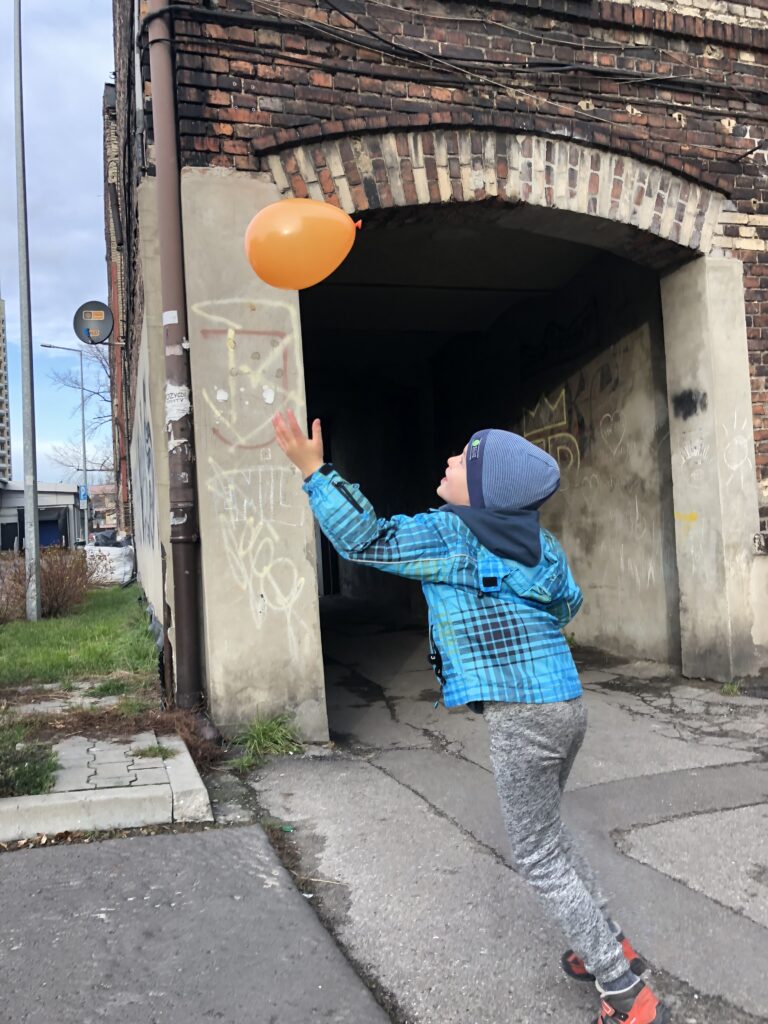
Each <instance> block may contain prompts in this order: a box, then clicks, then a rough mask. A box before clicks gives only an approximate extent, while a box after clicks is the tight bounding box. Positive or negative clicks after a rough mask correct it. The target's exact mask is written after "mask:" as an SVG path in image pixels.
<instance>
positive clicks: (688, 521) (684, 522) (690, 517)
mask: <svg viewBox="0 0 768 1024" xmlns="http://www.w3.org/2000/svg"><path fill="white" fill-rule="evenodd" d="M675 519H676V520H677V521H678V523H680V525H681V526H682V536H683V537H687V536H688V534H689V533H690V532H691V528H692V527H694V526H695V525H696V523H697V522H698V521H699V514H698V512H675Z"/></svg>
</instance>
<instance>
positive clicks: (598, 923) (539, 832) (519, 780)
mask: <svg viewBox="0 0 768 1024" xmlns="http://www.w3.org/2000/svg"><path fill="white" fill-rule="evenodd" d="M484 715H485V720H486V722H487V723H488V733H489V737H490V744H491V763H492V765H493V772H494V775H495V777H496V788H497V789H498V792H499V798H500V799H501V808H502V812H503V815H504V821H505V824H506V826H507V834H508V835H509V842H510V845H511V847H512V858H513V861H514V864H515V867H516V869H517V871H518V873H519V874H520V875H521V876H522V877H523V878H524V879H525V880H526V881H527V882H528V883H529V884H530V885H531V886H532V887H533V888H534V889H535V890H536V892H537V893H538V895H539V897H540V898H541V900H542V901H543V903H544V905H545V907H546V908H547V910H548V912H549V914H550V915H551V916H552V917H553V918H554V919H555V920H556V921H557V922H558V923H559V924H560V926H561V927H562V929H563V931H564V932H565V934H566V936H567V937H568V940H569V942H570V944H571V946H572V948H573V949H574V950H575V951H576V952H577V953H578V954H579V956H580V957H581V958H582V959H583V960H584V963H585V964H586V966H587V969H588V970H589V971H591V973H592V974H594V975H595V977H596V978H597V980H598V981H599V982H600V983H601V984H607V983H608V982H610V981H613V980H614V979H615V978H618V977H620V976H621V975H622V974H623V973H624V972H625V971H627V970H629V964H628V963H627V961H626V959H625V957H624V954H623V952H622V949H621V945H620V943H619V942H618V941H617V940H616V937H615V936H614V935H613V934H612V932H611V930H610V928H609V926H608V923H607V920H606V917H605V914H604V911H603V908H604V906H605V900H604V899H603V897H602V895H601V893H600V889H599V886H598V882H597V879H596V877H595V874H594V872H593V871H592V868H591V867H590V866H589V864H588V863H587V861H586V860H585V859H584V857H583V856H582V855H581V853H579V851H578V849H577V848H576V845H575V843H574V841H573V837H572V836H571V835H570V833H569V832H568V830H567V829H566V827H565V825H564V824H563V822H562V820H561V818H560V799H561V797H562V794H563V790H564V789H565V783H566V781H567V779H568V775H569V774H570V771H571V768H572V766H573V762H574V759H575V757H576V754H577V753H578V751H579V748H580V746H581V743H582V740H583V739H584V733H585V732H586V728H587V711H586V708H585V707H584V702H583V700H582V699H581V698H580V697H579V698H577V699H576V700H569V701H561V702H558V703H555V704H501V703H492V702H489V701H486V703H485V709H484Z"/></svg>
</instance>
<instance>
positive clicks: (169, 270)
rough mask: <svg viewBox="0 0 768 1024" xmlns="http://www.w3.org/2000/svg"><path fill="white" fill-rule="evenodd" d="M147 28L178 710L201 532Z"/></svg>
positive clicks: (174, 237) (176, 190) (183, 327)
mask: <svg viewBox="0 0 768 1024" xmlns="http://www.w3.org/2000/svg"><path fill="white" fill-rule="evenodd" d="M163 6H164V5H163V2H162V0H150V4H149V14H150V16H151V15H152V14H153V13H155V12H157V11H159V10H160V9H161V8H162V7H163ZM148 33H149V69H150V75H151V78H152V123H153V128H154V143H155V168H156V175H157V221H158V234H159V242H160V277H161V292H162V301H163V341H164V345H165V376H166V384H165V418H166V440H167V443H168V469H169V482H170V488H169V490H170V506H171V559H172V564H173V602H174V619H175V625H176V636H175V644H174V649H175V668H176V673H175V675H176V704H177V706H178V707H180V708H197V707H199V706H200V704H201V703H202V686H201V678H200V649H199V645H198V637H199V634H200V629H199V593H198V592H199V586H198V550H199V539H200V538H199V534H198V513H197V493H196V481H195V435H194V422H193V418H192V401H191V399H192V391H191V375H190V366H189V343H188V341H187V302H186V294H185V282H184V252H183V247H182V235H181V188H180V183H179V158H178V152H177V148H176V109H175V103H174V100H175V87H174V73H173V61H172V53H171V45H172V44H171V37H170V33H169V30H168V24H167V21H166V19H165V18H164V17H154V18H151V20H149V25H148Z"/></svg>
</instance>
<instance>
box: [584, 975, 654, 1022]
mask: <svg viewBox="0 0 768 1024" xmlns="http://www.w3.org/2000/svg"><path fill="white" fill-rule="evenodd" d="M598 992H599V993H600V1016H599V1017H598V1018H597V1020H596V1021H595V1024H670V1021H671V1020H672V1017H671V1015H670V1012H669V1008H668V1007H666V1006H665V1005H664V1004H663V1003H661V1002H659V1000H658V999H657V998H656V996H655V995H654V994H653V992H652V991H651V990H650V989H649V988H648V986H647V985H646V984H645V982H644V981H642V980H641V979H638V980H637V981H636V982H635V984H634V985H633V986H632V987H631V988H625V989H622V991H620V992H603V991H602V989H601V988H600V987H599V986H598Z"/></svg>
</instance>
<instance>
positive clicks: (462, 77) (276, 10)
mask: <svg viewBox="0 0 768 1024" xmlns="http://www.w3.org/2000/svg"><path fill="white" fill-rule="evenodd" d="M325 2H326V3H327V6H328V7H329V8H330V9H331V10H332V11H334V12H335V13H336V14H338V15H340V16H341V17H343V18H344V19H345V20H348V21H349V22H350V23H351V24H352V25H353V26H354V27H355V28H356V29H357V30H358V33H362V36H363V38H362V39H361V38H360V35H359V34H358V33H354V32H347V31H345V30H340V29H337V28H335V27H334V26H330V25H326V24H325V23H319V22H317V21H314V20H311V19H305V18H301V17H298V16H295V15H291V16H286V15H285V14H284V13H283V11H282V9H281V5H280V3H279V0H252V3H253V6H254V7H256V8H259V9H260V10H261V11H263V12H265V13H266V14H268V15H271V16H272V17H273V18H276V19H277V22H278V23H279V24H280V25H281V26H282V27H286V26H288V27H291V28H293V29H296V28H297V27H298V28H304V29H305V30H310V31H311V32H312V34H315V35H320V36H323V37H325V38H330V39H332V40H334V41H336V42H341V43H343V44H347V45H348V44H352V45H357V46H361V47H363V48H364V49H366V50H368V51H372V52H377V53H381V54H383V55H385V56H388V57H390V58H396V57H399V58H400V60H401V61H403V62H404V63H405V64H407V65H408V66H410V67H414V66H417V67H419V68H420V70H421V71H422V72H423V71H427V72H431V73H433V74H434V72H435V70H436V67H437V68H439V69H441V70H442V74H444V75H446V78H440V79H439V80H437V81H436V83H435V84H440V85H445V86H451V85H455V87H461V85H464V84H465V83H466V81H467V80H468V81H470V82H472V83H473V84H475V85H483V86H486V87H490V88H491V89H493V90H494V91H496V92H500V93H503V94H505V95H508V96H510V97H511V98H512V99H514V100H516V101H518V102H522V103H523V104H530V105H531V106H533V107H534V108H535V109H538V111H539V112H540V113H541V114H543V115H544V116H551V115H552V111H551V110H550V111H549V112H547V111H545V110H543V109H542V105H546V106H548V107H550V108H555V111H554V112H555V114H558V115H562V113H563V108H564V107H565V108H566V109H567V110H568V112H569V114H570V116H572V117H575V118H577V119H579V120H588V121H594V122H598V123H602V124H606V125H608V126H609V127H610V128H611V129H612V130H615V131H620V130H621V127H620V125H617V124H616V122H615V120H614V119H613V118H612V117H602V116H601V115H600V114H596V113H594V111H593V110H589V109H584V107H581V106H579V101H583V100H584V99H586V98H587V96H586V90H585V89H584V88H583V87H582V88H581V89H580V90H579V91H578V92H575V93H574V92H572V91H571V90H569V89H568V87H567V86H566V85H564V84H563V83H562V81H559V82H558V83H553V85H552V86H551V88H552V89H553V91H557V92H559V93H560V94H561V95H565V96H569V97H573V99H575V100H576V104H575V105H572V104H571V103H570V102H568V101H566V102H565V103H564V102H563V101H562V100H560V101H555V100H552V99H549V98H548V97H543V96H541V95H540V94H538V93H536V92H533V91H532V89H531V87H530V86H529V85H528V83H526V85H525V86H522V85H521V86H512V85H511V84H509V83H507V82H502V81H498V80H497V79H493V78H490V77H489V76H487V75H481V74H477V73H475V72H473V71H472V70H471V69H470V68H469V67H466V66H462V65H459V64H457V63H455V62H454V61H449V60H446V59H445V58H442V57H439V56H436V55H433V54H427V53H425V52H424V51H421V50H418V49H416V48H415V47H412V46H409V45H407V44H402V43H395V42H394V41H393V40H389V39H387V38H386V37H384V36H383V35H381V34H379V33H378V32H375V31H374V30H371V29H368V28H366V26H365V25H362V24H361V23H360V22H359V21H358V19H356V18H354V17H353V16H352V15H350V14H349V13H348V12H346V11H343V10H341V9H340V8H339V7H338V6H337V5H336V4H335V3H334V2H333V0H325ZM380 6H384V5H383V4H380ZM169 7H170V8H173V7H175V8H177V9H178V8H181V9H182V10H183V11H184V12H185V13H186V14H193V16H195V15H196V16H197V19H198V20H220V18H218V17H216V18H215V19H214V18H211V15H213V14H214V12H212V11H201V10H200V9H199V8H192V7H187V6H186V5H182V4H171V5H169ZM159 13H162V12H159ZM215 13H216V15H221V14H223V13H224V12H215ZM226 13H227V15H228V16H227V17H226V20H227V22H230V23H233V24H234V23H238V22H239V23H240V24H243V23H244V22H246V23H251V22H252V21H256V22H258V18H253V17H251V18H248V16H243V15H236V14H230V13H229V12H226ZM145 22H146V19H145ZM494 25H496V23H495V22H494ZM187 38H189V37H187ZM193 39H194V42H196V43H203V42H205V43H208V42H209V40H207V39H205V38H204V37H193ZM210 43H212V44H216V40H210ZM228 46H229V47H230V48H233V49H234V48H235V46H234V41H228ZM238 49H243V50H245V51H246V52H248V53H251V54H252V52H253V46H248V45H247V44H243V46H242V47H238ZM273 59H274V58H273ZM281 59H283V60H287V59H288V55H286V54H282V55H281ZM293 62H294V63H299V60H298V59H295V60H293ZM473 63H477V62H473ZM305 66H312V62H310V61H307V62H306V64H305ZM385 67H388V65H386V64H384V63H383V62H382V64H381V69H382V71H383V69H384V68H385ZM510 67H511V68H512V69H514V71H515V72H517V73H524V74H526V75H527V76H531V75H536V74H539V73H541V74H545V73H546V74H549V73H552V74H554V75H558V76H561V75H562V74H563V73H564V72H566V71H577V72H579V73H580V74H581V75H584V74H589V75H590V76H591V77H593V78H594V77H601V76H605V74H606V72H608V71H610V72H615V73H617V74H622V75H625V76H626V75H627V74H628V72H626V71H622V70H621V69H604V68H600V69H597V68H592V67H588V66H585V65H583V64H578V65H566V64H561V65H557V64H555V63H552V64H550V65H547V66H545V67H536V68H531V67H526V66H525V65H522V64H518V63H515V64H512V65H510ZM376 68H377V65H371V66H370V67H369V68H367V70H366V74H368V75H369V76H370V77H380V78H381V77H392V75H383V74H381V73H377V71H376ZM391 70H394V69H391ZM449 75H450V76H451V77H450V78H449V77H448V76H449ZM453 76H456V78H453ZM422 81H424V80H422ZM576 81H577V83H579V84H580V81H581V80H580V79H577V80H576ZM613 81H615V82H617V83H618V82H619V81H621V82H622V83H625V84H634V85H641V84H647V83H650V82H664V83H665V84H669V85H670V87H672V86H673V83H674V84H677V85H681V84H683V83H684V84H685V85H687V86H689V87H692V88H694V89H696V90H697V91H699V90H700V89H702V88H709V89H712V90H713V91H715V92H722V91H723V90H724V89H728V90H729V91H731V92H737V87H734V86H730V87H729V86H727V85H725V84H724V83H722V84H721V83H714V82H711V80H710V81H708V82H705V81H702V80H697V79H691V78H686V77H685V76H647V75H646V76H643V75H641V76H640V77H634V76H633V77H632V78H629V79H628V78H622V79H618V78H615V77H614V78H613ZM740 91H741V90H738V92H740ZM738 92H737V94H738ZM754 93H757V94H759V95H760V97H761V98H762V97H763V96H766V95H768V94H766V93H764V92H763V91H762V90H754ZM592 95H594V93H593V94H592ZM486 98H489V97H486ZM740 98H743V97H741V96H740ZM597 99H598V102H601V103H604V102H605V97H604V96H603V95H602V94H598V96H597ZM624 99H627V97H626V96H625V97H622V99H621V100H618V99H617V100H616V103H617V104H620V103H622V100H624ZM632 102H633V103H637V104H639V105H640V106H642V105H643V103H651V102H652V103H653V104H654V105H660V106H665V107H666V108H667V109H678V110H681V111H683V112H686V113H688V114H691V113H693V114H697V113H699V114H701V113H710V114H712V115H713V116H718V115H721V114H726V115H727V114H729V113H731V111H730V109H728V108H725V109H721V110H714V109H712V108H705V107H703V106H701V105H700V106H691V105H686V104H684V103H677V104H676V103H675V102H674V101H668V100H662V99H659V98H657V97H653V98H650V97H641V96H633V97H632ZM622 105H623V106H624V108H625V109H626V105H627V104H622ZM535 109H534V111H531V110H530V109H529V110H527V111H526V110H522V111H521V113H526V112H527V113H532V112H535ZM608 109H615V107H610V108H608ZM641 113H642V111H641ZM751 120H752V121H756V120H760V121H762V120H763V117H762V116H760V115H757V116H755V114H753V115H752V117H751ZM308 123H316V122H314V121H313V122H308ZM631 127H632V129H633V131H634V132H635V133H637V132H638V131H640V132H642V134H644V135H645V136H646V137H647V138H649V137H650V131H649V130H647V129H646V130H644V128H645V126H641V125H636V124H635V125H631Z"/></svg>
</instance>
